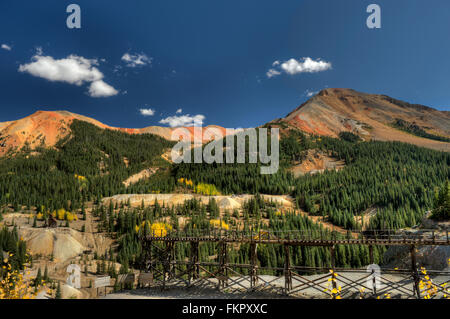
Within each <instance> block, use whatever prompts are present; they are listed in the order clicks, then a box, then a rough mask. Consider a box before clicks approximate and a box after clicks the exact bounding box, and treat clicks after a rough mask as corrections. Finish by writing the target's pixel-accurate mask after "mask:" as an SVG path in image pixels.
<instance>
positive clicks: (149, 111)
mask: <svg viewBox="0 0 450 319" xmlns="http://www.w3.org/2000/svg"><path fill="white" fill-rule="evenodd" d="M139 112H140V113H141V115H143V116H153V115H154V114H155V110H153V109H150V108H148V109H140V110H139Z"/></svg>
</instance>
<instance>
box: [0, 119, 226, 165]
mask: <svg viewBox="0 0 450 319" xmlns="http://www.w3.org/2000/svg"><path fill="white" fill-rule="evenodd" d="M75 119H76V120H80V121H85V122H88V123H91V124H94V125H96V126H98V127H101V128H104V129H111V130H119V131H122V132H126V133H129V134H143V133H150V134H155V135H158V136H161V137H163V138H165V139H167V140H171V139H172V132H173V130H174V129H175V128H170V127H160V126H149V127H144V128H117V127H111V126H108V125H106V124H103V123H101V122H99V121H97V120H95V119H92V118H89V117H86V116H83V115H79V114H75V113H71V112H68V111H37V112H36V113H34V114H32V115H30V116H27V117H25V118H22V119H19V120H16V121H10V122H1V123H0V156H2V155H4V154H6V153H7V152H8V151H9V150H10V149H21V148H23V147H24V146H26V145H28V146H29V147H30V148H31V149H34V148H36V147H38V146H45V147H52V146H54V145H55V144H56V143H57V142H58V140H59V139H61V138H63V137H65V136H67V135H68V134H69V133H70V124H71V123H72V122H73V120H75ZM207 128H216V129H218V130H220V131H221V132H222V133H223V134H225V129H224V128H222V127H220V126H214V125H212V126H206V127H204V128H203V130H206V129H207ZM187 129H188V130H189V131H190V132H191V135H192V136H193V127H187Z"/></svg>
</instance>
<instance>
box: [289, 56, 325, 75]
mask: <svg viewBox="0 0 450 319" xmlns="http://www.w3.org/2000/svg"><path fill="white" fill-rule="evenodd" d="M281 68H282V69H283V70H284V71H285V72H286V73H288V74H297V73H305V72H306V73H315V72H322V71H326V70H328V69H330V68H331V63H330V62H325V61H322V60H320V59H317V60H313V59H311V58H303V59H301V60H300V61H297V60H296V59H289V60H288V61H286V62H284V63H282V64H281Z"/></svg>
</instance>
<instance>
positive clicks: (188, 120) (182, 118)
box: [159, 114, 205, 127]
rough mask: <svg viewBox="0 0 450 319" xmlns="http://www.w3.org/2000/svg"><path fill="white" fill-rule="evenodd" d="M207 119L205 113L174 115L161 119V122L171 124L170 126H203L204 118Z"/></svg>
mask: <svg viewBox="0 0 450 319" xmlns="http://www.w3.org/2000/svg"><path fill="white" fill-rule="evenodd" d="M204 119H205V116H204V115H201V114H197V115H193V116H191V115H189V114H186V115H174V116H169V117H166V118H165V119H162V120H161V121H159V123H161V124H169V126H170V127H179V126H201V125H202V124H203V120H204Z"/></svg>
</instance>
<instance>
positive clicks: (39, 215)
mask: <svg viewBox="0 0 450 319" xmlns="http://www.w3.org/2000/svg"><path fill="white" fill-rule="evenodd" d="M36 218H37V219H38V220H43V219H44V214H42V213H38V214H37V215H36Z"/></svg>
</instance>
